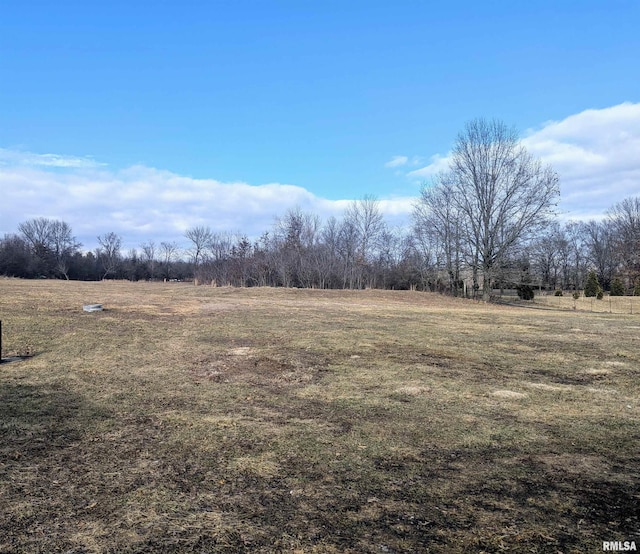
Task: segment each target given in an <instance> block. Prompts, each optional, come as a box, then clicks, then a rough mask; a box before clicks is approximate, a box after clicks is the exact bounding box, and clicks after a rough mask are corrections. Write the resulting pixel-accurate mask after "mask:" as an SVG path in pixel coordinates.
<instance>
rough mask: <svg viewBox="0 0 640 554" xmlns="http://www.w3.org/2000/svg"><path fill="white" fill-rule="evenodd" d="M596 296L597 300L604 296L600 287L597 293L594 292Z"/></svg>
mask: <svg viewBox="0 0 640 554" xmlns="http://www.w3.org/2000/svg"><path fill="white" fill-rule="evenodd" d="M596 298H597V299H598V300H602V299H603V298H604V292H603V291H602V289H600V290H599V291H598V294H596Z"/></svg>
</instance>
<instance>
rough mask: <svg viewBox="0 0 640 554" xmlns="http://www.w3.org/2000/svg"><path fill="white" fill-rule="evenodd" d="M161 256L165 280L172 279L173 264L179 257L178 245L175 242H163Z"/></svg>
mask: <svg viewBox="0 0 640 554" xmlns="http://www.w3.org/2000/svg"><path fill="white" fill-rule="evenodd" d="M160 255H161V257H162V267H163V275H164V278H165V279H170V278H171V262H173V261H174V259H175V258H176V256H177V255H178V245H177V244H176V243H175V242H168V241H163V242H161V243H160Z"/></svg>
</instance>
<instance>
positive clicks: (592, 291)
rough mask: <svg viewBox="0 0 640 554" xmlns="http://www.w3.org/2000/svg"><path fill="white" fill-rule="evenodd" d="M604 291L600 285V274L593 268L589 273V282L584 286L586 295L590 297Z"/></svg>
mask: <svg viewBox="0 0 640 554" xmlns="http://www.w3.org/2000/svg"><path fill="white" fill-rule="evenodd" d="M601 291H602V287H601V286H600V282H599V281H598V276H597V275H596V272H595V271H593V270H591V271H590V272H589V275H587V282H586V284H585V286H584V295H585V296H586V297H587V298H589V297H594V296H598V292H601Z"/></svg>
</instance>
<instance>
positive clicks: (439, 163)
mask: <svg viewBox="0 0 640 554" xmlns="http://www.w3.org/2000/svg"><path fill="white" fill-rule="evenodd" d="M448 167H449V156H448V155H447V156H442V155H440V154H435V155H434V156H431V158H430V161H429V164H428V165H426V166H424V167H421V168H420V169H414V170H413V171H410V172H409V173H407V177H409V179H411V180H417V181H426V180H428V179H430V178H431V177H433V176H435V175H437V174H438V173H440V172H441V171H446V170H447V169H448Z"/></svg>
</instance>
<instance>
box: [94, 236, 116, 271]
mask: <svg viewBox="0 0 640 554" xmlns="http://www.w3.org/2000/svg"><path fill="white" fill-rule="evenodd" d="M98 244H99V245H100V246H99V247H98V249H97V250H96V257H97V258H98V260H99V261H100V263H101V264H102V271H103V273H102V278H103V279H105V278H106V277H107V275H109V274H113V275H115V273H116V270H117V269H118V266H119V265H120V261H121V256H120V248H121V247H122V238H120V236H119V235H116V234H115V233H114V232H109V233H105V234H104V235H100V236H99V237H98Z"/></svg>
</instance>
